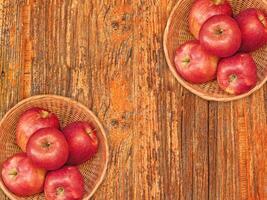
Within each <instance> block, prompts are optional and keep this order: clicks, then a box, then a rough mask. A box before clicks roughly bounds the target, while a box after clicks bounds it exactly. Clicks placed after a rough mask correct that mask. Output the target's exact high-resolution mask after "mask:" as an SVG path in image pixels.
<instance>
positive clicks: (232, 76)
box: [229, 74, 237, 83]
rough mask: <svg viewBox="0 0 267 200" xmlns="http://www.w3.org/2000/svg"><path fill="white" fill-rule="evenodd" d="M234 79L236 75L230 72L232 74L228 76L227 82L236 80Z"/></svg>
mask: <svg viewBox="0 0 267 200" xmlns="http://www.w3.org/2000/svg"><path fill="white" fill-rule="evenodd" d="M236 79H237V75H235V74H232V75H231V76H230V77H229V82H230V83H232V82H234V81H236Z"/></svg>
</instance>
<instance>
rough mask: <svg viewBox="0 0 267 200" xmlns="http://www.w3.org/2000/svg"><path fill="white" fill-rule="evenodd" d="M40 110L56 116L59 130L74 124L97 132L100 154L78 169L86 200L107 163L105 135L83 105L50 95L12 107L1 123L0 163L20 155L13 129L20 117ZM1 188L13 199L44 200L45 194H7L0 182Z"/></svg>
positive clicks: (91, 193) (99, 180)
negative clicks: (88, 124) (85, 123)
mask: <svg viewBox="0 0 267 200" xmlns="http://www.w3.org/2000/svg"><path fill="white" fill-rule="evenodd" d="M32 107H41V108H44V109H48V110H49V111H51V112H53V113H55V114H57V116H58V117H59V119H60V120H61V121H60V122H61V127H64V126H66V125H67V124H69V123H71V122H74V121H88V122H91V123H92V124H93V125H94V126H95V128H96V129H97V134H98V135H97V136H98V138H99V140H100V144H99V151H98V153H97V154H96V156H95V157H94V158H93V159H91V160H89V161H88V162H86V163H84V164H82V165H80V166H79V169H80V170H81V173H82V175H83V177H84V180H85V189H86V194H85V195H84V199H89V198H90V197H91V196H92V195H93V194H94V192H95V191H96V189H97V188H98V186H99V185H100V183H101V182H102V181H103V179H104V176H105V173H106V169H107V163H108V155H109V152H108V143H107V138H106V133H105V131H104V128H103V127H102V125H101V123H100V122H99V120H98V119H97V117H96V116H95V115H94V114H93V113H92V112H91V111H90V110H88V109H87V108H86V107H85V106H83V105H81V104H80V103H78V102H75V101H73V100H71V99H68V98H65V97H59V96H53V95H43V96H35V97H31V98H29V99H26V100H24V101H22V102H20V103H19V104H17V105H16V106H15V107H14V108H12V109H11V110H10V111H9V112H8V113H7V114H6V115H5V116H4V118H3V119H2V120H1V122H0V163H1V164H2V163H3V161H4V160H6V159H7V158H8V157H10V156H12V155H14V154H15V153H17V152H21V150H20V148H19V147H18V146H17V145H16V140H15V137H16V136H15V129H16V124H17V122H18V120H19V116H20V115H21V114H22V113H23V112H24V111H26V110H27V109H29V108H32ZM0 186H1V189H2V190H3V191H4V193H5V194H6V195H7V196H8V197H9V198H10V199H12V200H22V199H23V200H37V199H38V200H39V199H44V194H39V195H35V196H32V197H28V198H20V197H17V196H15V195H13V194H12V193H10V192H9V191H8V190H7V188H6V187H5V186H4V184H3V181H2V179H0Z"/></svg>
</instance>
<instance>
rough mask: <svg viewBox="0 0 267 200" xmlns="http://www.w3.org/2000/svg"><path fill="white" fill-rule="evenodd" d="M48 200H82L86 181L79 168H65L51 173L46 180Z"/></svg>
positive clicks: (45, 189)
mask: <svg viewBox="0 0 267 200" xmlns="http://www.w3.org/2000/svg"><path fill="white" fill-rule="evenodd" d="M44 192H45V198H46V200H74V199H75V200H80V199H82V197H83V194H84V180H83V177H82V175H81V173H80V171H79V169H78V168H77V167H64V168H62V169H59V170H57V171H52V172H49V173H48V174H47V176H46V179H45V187H44Z"/></svg>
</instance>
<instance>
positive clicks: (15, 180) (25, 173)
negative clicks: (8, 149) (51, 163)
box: [2, 153, 46, 197]
mask: <svg viewBox="0 0 267 200" xmlns="http://www.w3.org/2000/svg"><path fill="white" fill-rule="evenodd" d="M45 174H46V171H45V170H44V169H41V168H38V167H37V166H36V165H34V163H32V161H31V160H30V159H29V158H28V157H27V155H26V153H18V154H15V155H14V156H12V157H10V158H8V159H7V160H6V161H5V162H4V163H3V165H2V180H3V182H4V184H5V186H6V187H7V188H8V190H9V191H11V192H12V193H14V194H15V195H17V196H21V197H26V196H31V195H34V194H37V193H40V192H42V191H43V186H44V181H45Z"/></svg>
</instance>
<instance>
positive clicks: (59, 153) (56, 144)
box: [27, 128, 69, 170]
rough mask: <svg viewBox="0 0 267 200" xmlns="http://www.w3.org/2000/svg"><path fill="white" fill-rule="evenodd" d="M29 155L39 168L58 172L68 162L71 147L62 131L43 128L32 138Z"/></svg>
mask: <svg viewBox="0 0 267 200" xmlns="http://www.w3.org/2000/svg"><path fill="white" fill-rule="evenodd" d="M27 155H28V157H29V158H30V159H31V160H32V161H33V162H34V163H35V164H36V165H37V166H39V167H42V168H44V169H47V170H56V169H59V168H60V167H62V166H63V165H64V164H65V163H66V161H67V160H68V156H69V147H68V143H67V141H66V139H65V137H64V135H63V133H62V132H61V131H59V130H58V129H56V128H43V129H40V130H38V131H37V132H35V133H34V134H33V135H32V136H31V137H30V139H29V142H28V144H27Z"/></svg>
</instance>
